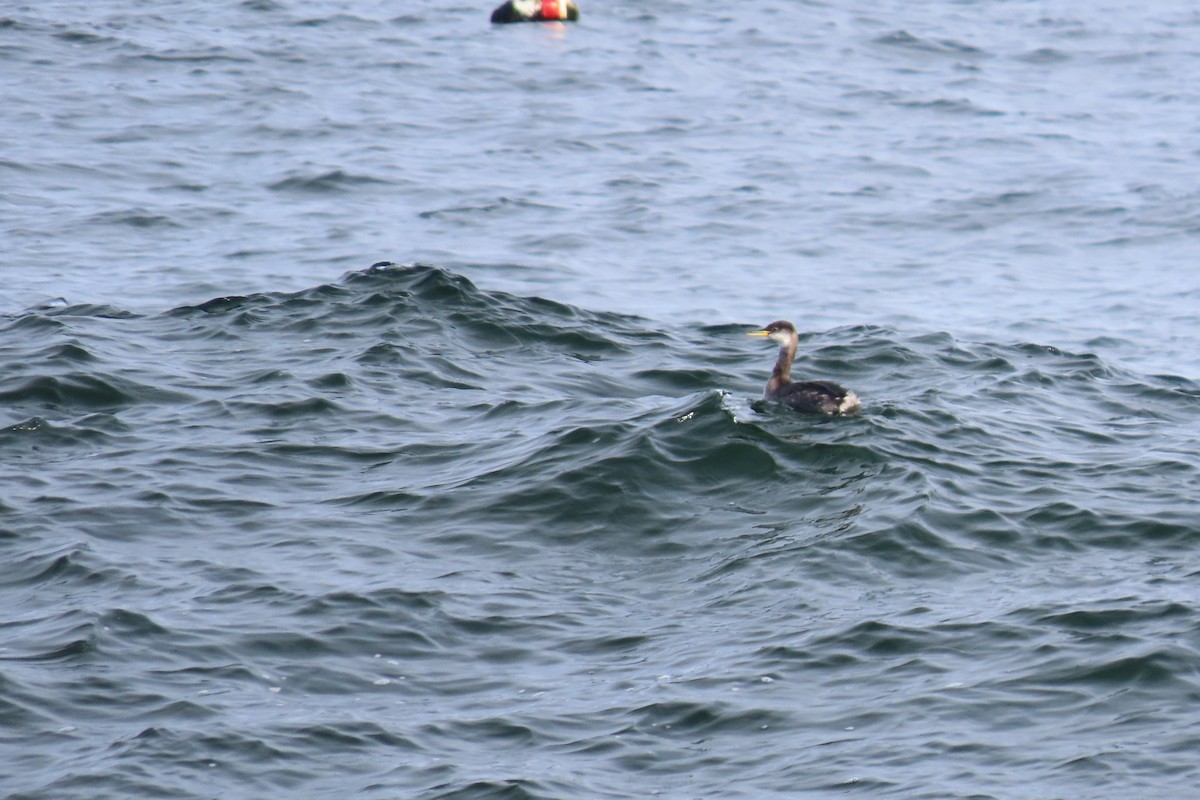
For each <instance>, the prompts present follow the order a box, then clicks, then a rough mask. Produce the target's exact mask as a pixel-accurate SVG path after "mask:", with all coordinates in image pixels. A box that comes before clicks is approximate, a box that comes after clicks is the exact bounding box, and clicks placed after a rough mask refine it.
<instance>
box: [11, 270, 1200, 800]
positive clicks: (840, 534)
mask: <svg viewBox="0 0 1200 800" xmlns="http://www.w3.org/2000/svg"><path fill="white" fill-rule="evenodd" d="M751 322H752V321H749V320H748V321H747V324H746V325H745V326H737V325H732V326H719V327H703V326H696V325H686V324H671V325H664V324H662V323H661V322H655V321H651V320H647V319H639V318H634V317H629V316H620V315H615V314H604V313H594V312H589V311H586V310H583V309H579V308H575V307H572V306H568V305H564V304H561V303H558V302H555V301H553V300H549V299H542V298H531V297H519V296H515V295H509V294H504V293H499V292H489V291H483V290H480V289H478V288H476V287H475V286H474V285H473V284H472V283H471V282H470V281H468V280H466V279H465V278H463V277H462V276H460V275H456V274H454V273H452V272H449V271H446V270H443V269H439V268H436V267H427V266H412V267H401V266H392V267H377V268H373V269H370V270H365V271H361V272H355V273H351V274H349V275H347V276H345V277H344V278H343V279H341V280H340V281H338V282H336V283H330V284H327V285H322V286H317V287H315V288H312V289H310V290H306V291H302V292H298V293H292V294H282V293H267V294H259V295H252V296H244V297H224V298H219V299H214V300H212V301H210V302H207V303H203V304H201V305H198V306H186V307H181V308H178V309H175V310H173V311H169V312H166V313H161V314H155V315H149V316H136V315H131V314H128V313H123V312H121V311H120V310H119V309H116V308H112V307H98V306H66V307H61V306H60V307H48V308H45V309H41V310H32V311H29V312H26V313H23V314H18V315H13V316H9V317H8V318H6V319H5V320H4V321H3V327H2V328H0V347H2V351H0V357H2V358H3V363H5V364H6V365H7V367H6V370H7V373H6V378H5V384H4V385H5V389H4V391H3V393H2V394H0V400H2V402H3V404H4V408H5V409H6V410H7V414H8V415H9V419H10V420H13V421H10V422H8V423H6V426H5V428H4V430H3V433H2V434H0V452H2V453H3V467H2V476H3V477H2V483H3V486H4V487H5V488H4V493H3V505H2V506H0V509H2V517H0V520H2V524H3V533H2V534H0V552H2V554H3V559H4V563H6V564H7V565H8V566H7V567H6V568H5V570H4V575H3V587H2V591H3V596H4V604H5V609H6V611H5V618H4V620H3V623H0V634H2V636H3V650H2V651H0V659H2V661H0V705H2V710H3V730H4V748H5V750H6V751H7V753H8V754H9V757H8V758H6V760H5V765H4V767H3V772H4V783H5V785H6V786H8V787H10V788H11V793H10V796H12V797H14V798H75V797H79V798H83V797H89V798H91V797H102V796H103V797H133V796H137V797H141V796H146V797H157V796H163V797H166V796H170V797H216V796H220V797H262V796H266V795H268V794H272V793H279V792H291V793H296V794H299V795H301V796H307V797H324V796H332V795H334V794H349V795H351V796H357V797H380V798H383V797H430V798H432V797H454V798H467V797H536V798H551V797H577V796H589V797H629V796H650V795H651V794H653V793H655V792H659V793H661V794H662V795H663V796H671V797H705V796H722V797H763V796H795V795H805V794H811V795H814V796H830V795H838V796H841V795H848V796H872V797H875V796H893V795H895V796H905V797H1005V798H1009V797H1070V796H1079V789H1078V787H1081V786H1087V787H1090V788H1089V789H1088V791H1087V792H1085V794H1089V796H1095V797H1102V796H1116V795H1117V793H1118V790H1120V791H1126V790H1131V789H1132V790H1137V789H1138V787H1142V788H1146V789H1147V790H1149V788H1150V787H1155V791H1161V790H1165V789H1167V788H1170V789H1172V790H1173V791H1175V792H1176V793H1177V796H1183V795H1185V794H1186V793H1187V791H1188V790H1189V789H1188V787H1189V786H1191V785H1192V783H1193V780H1194V778H1195V768H1194V761H1195V759H1194V753H1195V752H1196V748H1197V746H1198V745H1200V739H1198V737H1197V734H1196V731H1197V730H1198V729H1200V728H1198V727H1197V725H1198V723H1200V712H1197V710H1196V709H1197V708H1200V704H1197V702H1196V701H1197V700H1198V699H1200V668H1198V667H1197V660H1196V656H1197V650H1198V648H1200V604H1198V603H1197V601H1196V592H1195V586H1196V574H1197V573H1196V561H1197V554H1198V550H1200V541H1198V539H1197V536H1196V527H1195V519H1194V514H1193V511H1194V507H1195V504H1194V497H1195V494H1196V492H1197V490H1198V489H1200V480H1198V475H1200V458H1198V457H1197V451H1198V450H1200V447H1198V444H1200V442H1198V441H1197V435H1196V431H1197V430H1200V427H1198V425H1197V421H1198V416H1200V388H1198V387H1197V386H1196V385H1195V384H1194V383H1191V382H1189V381H1185V380H1181V379H1177V378H1170V377H1165V376H1147V375H1139V374H1136V373H1133V372H1131V371H1128V370H1125V369H1122V368H1121V367H1119V366H1117V365H1113V364H1108V363H1105V361H1104V360H1103V359H1102V358H1100V357H1099V356H1097V355H1095V354H1091V353H1072V352H1064V351H1061V350H1057V349H1055V348H1053V347H1047V346H1045V345H1041V344H1034V343H1013V342H1008V343H1004V342H979V341H962V340H959V339H956V338H955V337H954V336H953V335H951V334H950V333H946V332H941V331H936V330H928V329H927V330H896V329H889V328H885V327H877V326H859V327H847V328H840V329H833V330H828V331H821V332H806V333H805V334H804V335H803V337H802V338H803V341H802V346H801V357H800V359H799V364H798V369H799V371H801V372H803V373H805V374H819V375H822V376H836V377H837V378H838V379H839V380H842V381H844V382H845V383H847V384H848V385H851V386H854V387H856V388H858V389H859V391H860V393H861V394H862V396H863V400H864V411H863V413H862V415H861V416H859V417H857V418H847V419H837V420H821V419H813V418H807V417H802V416H799V415H793V414H789V413H785V412H783V411H780V410H773V409H770V408H760V409H759V410H756V408H755V404H754V400H755V398H756V397H757V395H758V393H759V392H760V390H761V389H760V387H761V383H762V379H763V378H764V377H765V373H766V372H767V370H768V368H769V364H770V362H771V360H772V358H773V353H772V352H771V350H770V349H769V348H766V349H764V348H763V347H762V343H761V341H760V340H750V339H746V338H745V337H744V336H742V335H741V334H742V333H743V332H744V331H745V330H748V329H749V328H750V326H751ZM754 322H755V324H761V321H754Z"/></svg>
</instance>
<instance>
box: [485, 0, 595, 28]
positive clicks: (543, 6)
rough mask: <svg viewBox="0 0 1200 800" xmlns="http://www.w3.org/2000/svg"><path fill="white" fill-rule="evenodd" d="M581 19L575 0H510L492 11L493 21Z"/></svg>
mask: <svg viewBox="0 0 1200 800" xmlns="http://www.w3.org/2000/svg"><path fill="white" fill-rule="evenodd" d="M577 19H579V6H577V5H576V4H575V0H508V2H506V3H505V4H504V5H502V6H500V7H499V8H497V9H496V10H495V11H493V12H492V22H497V23H504V22H554V21H557V20H567V21H571V22H574V21H575V20H577Z"/></svg>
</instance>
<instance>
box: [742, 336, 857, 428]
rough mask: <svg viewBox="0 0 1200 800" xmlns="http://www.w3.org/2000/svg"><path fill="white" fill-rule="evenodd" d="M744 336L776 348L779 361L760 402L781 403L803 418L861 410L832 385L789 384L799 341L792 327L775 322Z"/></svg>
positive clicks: (843, 390) (848, 393) (849, 395)
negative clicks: (770, 342) (765, 342)
mask: <svg viewBox="0 0 1200 800" xmlns="http://www.w3.org/2000/svg"><path fill="white" fill-rule="evenodd" d="M746 335H747V336H765V337H767V338H768V339H770V340H771V341H772V342H775V343H776V344H778V345H779V358H778V360H776V362H775V369H774V370H772V372H771V379H770V380H769V381H767V388H766V391H764V392H763V399H764V400H767V401H770V402H775V403H782V404H783V405H785V406H787V407H789V408H791V409H793V410H794V411H800V412H802V413H805V414H824V415H826V416H829V417H832V416H837V415H839V414H854V413H856V412H857V411H858V410H859V408H860V407H861V405H862V403H861V402H860V401H859V399H858V395H856V394H855V393H854V392H852V391H850V390H849V389H847V388H845V387H844V386H839V385H838V384H836V383H833V382H832V381H793V380H792V361H794V360H795V358H796V349H797V348H798V347H799V346H800V337H799V336H797V335H796V326H795V325H793V324H792V323H790V322H788V321H787V320H782V319H781V320H777V321H775V322H772V323H771V324H770V325H768V326H766V327H765V328H763V329H761V330H757V331H751V332H750V333H748V334H746Z"/></svg>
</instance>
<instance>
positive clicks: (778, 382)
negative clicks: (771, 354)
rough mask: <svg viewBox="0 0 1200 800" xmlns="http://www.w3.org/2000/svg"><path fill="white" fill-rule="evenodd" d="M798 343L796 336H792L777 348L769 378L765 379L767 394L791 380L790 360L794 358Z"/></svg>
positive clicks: (772, 392)
mask: <svg viewBox="0 0 1200 800" xmlns="http://www.w3.org/2000/svg"><path fill="white" fill-rule="evenodd" d="M799 344H800V343H799V341H798V337H795V336H793V337H792V339H791V341H789V342H788V343H787V344H785V345H783V346H782V347H780V348H779V358H777V359H776V360H775V369H774V370H772V371H771V380H769V381H767V396H770V395H772V394H774V393H775V392H777V391H779V390H780V389H782V388H783V387H784V386H787V385H788V384H789V383H791V382H792V362H793V361H794V360H795V359H796V348H797V347H798V346H799Z"/></svg>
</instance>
